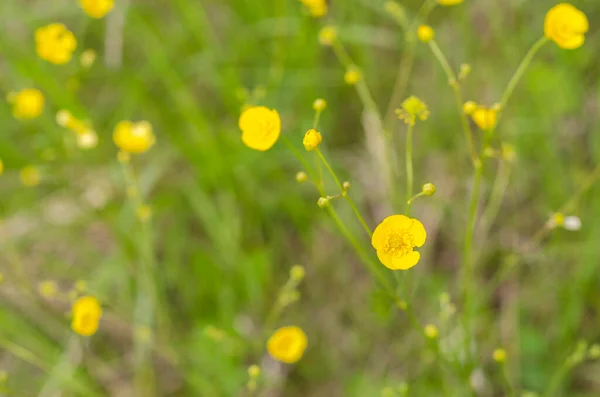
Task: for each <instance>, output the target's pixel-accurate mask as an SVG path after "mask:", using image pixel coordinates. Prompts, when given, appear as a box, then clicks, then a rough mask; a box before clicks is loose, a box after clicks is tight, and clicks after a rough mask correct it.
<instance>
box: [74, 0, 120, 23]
mask: <svg viewBox="0 0 600 397" xmlns="http://www.w3.org/2000/svg"><path fill="white" fill-rule="evenodd" d="M79 5H80V6H81V8H83V11H85V13H86V14H88V15H89V16H90V17H92V18H96V19H99V18H102V17H104V16H105V15H106V14H108V13H109V12H110V10H112V8H113V7H114V5H115V0H79Z"/></svg>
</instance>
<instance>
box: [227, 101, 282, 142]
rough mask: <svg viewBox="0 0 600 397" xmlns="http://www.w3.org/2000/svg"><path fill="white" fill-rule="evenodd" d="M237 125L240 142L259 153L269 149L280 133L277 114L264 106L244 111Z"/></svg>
mask: <svg viewBox="0 0 600 397" xmlns="http://www.w3.org/2000/svg"><path fill="white" fill-rule="evenodd" d="M238 124H239V126H240V129H241V130H242V142H244V144H245V145H246V146H248V147H249V148H250V149H254V150H260V151H261V152H264V151H266V150H269V149H271V147H273V145H274V144H275V142H277V139H279V134H280V133H281V119H280V118H279V113H277V110H275V109H272V110H271V109H269V108H266V107H264V106H252V107H249V108H248V109H246V110H244V111H243V112H242V115H241V116H240V120H239V123H238Z"/></svg>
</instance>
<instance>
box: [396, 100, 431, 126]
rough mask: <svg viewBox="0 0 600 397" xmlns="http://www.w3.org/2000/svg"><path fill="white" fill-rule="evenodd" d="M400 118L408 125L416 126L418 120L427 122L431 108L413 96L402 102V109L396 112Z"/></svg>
mask: <svg viewBox="0 0 600 397" xmlns="http://www.w3.org/2000/svg"><path fill="white" fill-rule="evenodd" d="M396 114H397V115H398V118H399V119H401V120H404V122H405V123H406V124H409V125H415V122H416V121H417V118H418V119H420V120H423V121H424V120H427V118H428V117H429V108H428V107H427V105H426V104H425V102H423V101H422V100H420V99H419V98H417V97H416V96H411V97H409V98H407V99H405V100H404V102H402V105H401V108H400V109H398V110H396Z"/></svg>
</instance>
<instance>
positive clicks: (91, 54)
mask: <svg viewBox="0 0 600 397" xmlns="http://www.w3.org/2000/svg"><path fill="white" fill-rule="evenodd" d="M97 56H98V54H96V51H94V50H92V49H91V48H88V49H87V50H85V51H83V52H82V53H81V55H80V56H79V63H80V64H81V66H83V67H84V68H86V69H88V68H90V67H92V65H93V64H94V62H95V61H96V57H97Z"/></svg>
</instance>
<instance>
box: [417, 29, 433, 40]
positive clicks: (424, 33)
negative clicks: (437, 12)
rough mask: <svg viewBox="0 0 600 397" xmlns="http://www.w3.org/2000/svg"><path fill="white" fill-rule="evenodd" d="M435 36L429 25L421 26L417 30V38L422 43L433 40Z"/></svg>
mask: <svg viewBox="0 0 600 397" xmlns="http://www.w3.org/2000/svg"><path fill="white" fill-rule="evenodd" d="M434 36H435V32H434V30H433V28H432V27H431V26H429V25H421V26H419V28H418V29H417V37H418V38H419V40H421V41H422V42H424V43H427V42H428V41H431V40H433V38H434Z"/></svg>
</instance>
